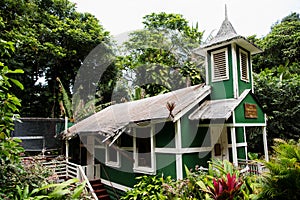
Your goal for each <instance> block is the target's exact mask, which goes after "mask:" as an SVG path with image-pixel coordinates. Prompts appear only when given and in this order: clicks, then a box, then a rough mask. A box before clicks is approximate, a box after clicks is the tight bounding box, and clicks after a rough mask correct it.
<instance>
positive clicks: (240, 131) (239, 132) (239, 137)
mask: <svg viewBox="0 0 300 200" xmlns="http://www.w3.org/2000/svg"><path fill="white" fill-rule="evenodd" d="M235 135H236V143H243V142H245V138H244V128H243V127H236V129H235Z"/></svg>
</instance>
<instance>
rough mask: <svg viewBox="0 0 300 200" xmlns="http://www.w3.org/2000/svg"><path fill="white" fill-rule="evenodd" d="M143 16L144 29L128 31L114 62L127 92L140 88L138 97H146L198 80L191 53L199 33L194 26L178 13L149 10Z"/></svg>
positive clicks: (195, 63) (200, 37)
mask: <svg viewBox="0 0 300 200" xmlns="http://www.w3.org/2000/svg"><path fill="white" fill-rule="evenodd" d="M143 19H144V21H143V24H144V29H142V30H138V31H134V32H132V33H130V34H129V40H128V41H127V42H125V44H124V48H123V49H122V50H123V51H122V56H120V57H119V60H118V61H119V62H117V64H118V66H119V67H120V69H122V70H123V71H124V72H125V73H124V76H123V78H124V79H125V82H129V84H128V83H127V87H128V86H130V87H131V89H132V91H131V92H129V93H130V94H134V93H136V92H137V91H142V92H144V94H143V95H138V96H141V97H147V96H154V95H157V94H160V93H165V92H169V91H171V90H174V89H178V88H181V87H184V86H186V85H190V84H197V83H201V82H202V79H201V74H200V72H201V70H200V68H199V62H197V61H198V60H197V59H196V58H197V57H193V56H192V49H195V48H196V47H198V46H199V45H200V42H201V39H202V35H203V33H202V32H200V31H198V27H197V26H195V27H191V26H190V25H189V24H188V21H187V20H186V19H184V18H183V16H182V15H180V14H167V13H164V12H162V13H152V14H149V15H146V16H145V17H144V18H143ZM122 83H124V82H122ZM136 89H137V90H136ZM141 89H142V90H141ZM133 99H136V98H135V97H133Z"/></svg>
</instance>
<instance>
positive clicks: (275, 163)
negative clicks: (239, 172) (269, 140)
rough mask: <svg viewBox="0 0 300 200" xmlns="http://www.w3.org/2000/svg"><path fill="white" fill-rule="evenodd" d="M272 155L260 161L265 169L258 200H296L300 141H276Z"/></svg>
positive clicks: (299, 187) (299, 182)
mask: <svg viewBox="0 0 300 200" xmlns="http://www.w3.org/2000/svg"><path fill="white" fill-rule="evenodd" d="M273 149H274V155H273V156H271V158H270V161H269V162H266V161H262V162H263V163H264V165H265V167H266V169H267V170H266V172H265V173H263V175H262V178H261V182H260V191H259V193H258V195H257V198H258V199H272V200H273V199H274V200H275V199H276V200H281V199H282V200H283V199H285V200H296V199H299V198H300V140H298V142H296V141H295V140H289V141H285V140H282V139H276V140H275V143H274V146H273Z"/></svg>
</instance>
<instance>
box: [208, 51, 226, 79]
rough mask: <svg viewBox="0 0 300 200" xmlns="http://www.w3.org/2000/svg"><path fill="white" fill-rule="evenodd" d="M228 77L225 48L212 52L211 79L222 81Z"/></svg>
mask: <svg viewBox="0 0 300 200" xmlns="http://www.w3.org/2000/svg"><path fill="white" fill-rule="evenodd" d="M228 78H229V72H228V58H227V50H226V49H221V50H218V51H215V52H212V81H213V82H216V81H222V80H227V79H228Z"/></svg>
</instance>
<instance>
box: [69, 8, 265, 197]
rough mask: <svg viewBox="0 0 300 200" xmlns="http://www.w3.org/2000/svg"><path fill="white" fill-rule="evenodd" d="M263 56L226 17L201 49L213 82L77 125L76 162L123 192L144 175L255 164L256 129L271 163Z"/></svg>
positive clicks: (72, 150)
mask: <svg viewBox="0 0 300 200" xmlns="http://www.w3.org/2000/svg"><path fill="white" fill-rule="evenodd" d="M260 52H261V50H260V49H259V48H258V47H257V46H255V45H254V44H252V43H251V42H249V41H248V40H247V39H246V38H245V37H243V36H240V35H238V34H237V33H236V31H235V30H234V28H233V26H232V24H231V23H230V21H229V20H228V18H227V13H226V14H225V20H224V21H223V23H222V25H221V27H220V29H219V31H218V33H217V34H216V36H215V37H214V38H212V39H211V40H210V41H209V42H207V43H206V44H204V45H203V46H201V48H199V49H197V50H196V51H195V53H196V54H201V55H204V56H205V62H206V83H205V84H201V85H195V86H190V87H186V88H183V89H179V90H176V91H172V92H170V93H166V94H161V95H158V96H154V97H150V98H145V99H141V100H137V101H132V102H126V103H121V104H115V105H111V106H109V107H107V108H106V109H104V110H101V111H100V112H98V113H96V114H94V115H92V116H90V117H88V118H86V119H84V120H82V121H80V122H78V123H76V124H75V125H73V126H72V127H70V128H69V129H68V130H67V131H66V132H65V133H64V137H65V138H66V141H67V145H66V146H67V149H66V154H67V156H68V157H69V158H70V159H69V160H70V161H72V162H75V163H77V164H80V165H83V166H87V172H86V173H87V176H88V177H89V178H90V179H94V178H100V179H101V182H102V183H103V184H105V185H106V188H107V189H108V190H112V188H114V191H118V192H122V191H126V190H128V189H130V188H132V187H133V185H134V184H135V183H136V179H135V178H136V177H138V176H141V175H144V174H148V175H159V174H164V176H169V175H170V176H171V177H172V178H174V179H182V178H184V177H185V172H184V171H185V170H184V168H185V166H187V167H188V168H195V166H196V165H198V166H203V167H207V165H208V164H207V161H209V160H210V159H211V158H218V159H221V160H224V159H227V160H230V161H231V162H232V163H233V164H234V165H236V166H238V165H239V161H240V160H247V159H248V158H247V132H248V130H249V129H251V128H253V127H258V129H259V130H261V137H262V138H263V147H264V156H265V159H266V160H268V149H267V138H266V115H265V114H264V112H263V110H262V108H261V106H260V104H259V102H257V100H256V98H255V96H254V91H253V78H252V65H251V56H252V55H254V54H257V53H260ZM112 196H113V193H112Z"/></svg>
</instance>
